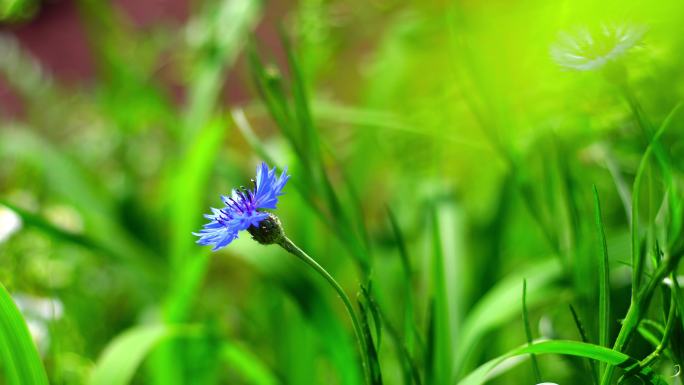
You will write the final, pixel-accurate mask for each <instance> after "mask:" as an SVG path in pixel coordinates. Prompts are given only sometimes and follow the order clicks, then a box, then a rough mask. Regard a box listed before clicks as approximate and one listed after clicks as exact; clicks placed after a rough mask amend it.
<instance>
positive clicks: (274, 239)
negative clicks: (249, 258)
mask: <svg viewBox="0 0 684 385" xmlns="http://www.w3.org/2000/svg"><path fill="white" fill-rule="evenodd" d="M247 231H249V233H250V234H251V235H252V238H253V239H254V240H255V241H257V242H259V243H261V244H262V245H271V244H274V243H280V241H282V240H283V239H284V238H285V232H284V231H283V226H282V225H281V224H280V219H278V217H277V216H275V215H273V214H271V213H269V214H268V218H266V219H264V220H262V221H261V222H259V225H258V226H250V227H249V228H248V229H247Z"/></svg>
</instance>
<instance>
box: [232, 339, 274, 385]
mask: <svg viewBox="0 0 684 385" xmlns="http://www.w3.org/2000/svg"><path fill="white" fill-rule="evenodd" d="M221 357H223V359H224V360H225V361H226V363H227V364H228V366H230V367H231V368H233V369H235V371H237V372H238V373H239V374H240V375H241V376H242V378H243V379H245V380H246V381H248V382H249V383H250V384H253V385H278V384H280V383H281V381H280V380H278V377H276V375H275V374H274V373H273V372H272V371H271V370H270V369H269V368H268V366H266V364H265V363H263V362H262V361H261V359H260V358H259V357H258V356H257V355H255V354H254V353H252V352H251V351H249V350H248V349H247V348H245V347H243V346H241V345H238V344H234V343H226V344H224V345H223V347H222V348H221Z"/></svg>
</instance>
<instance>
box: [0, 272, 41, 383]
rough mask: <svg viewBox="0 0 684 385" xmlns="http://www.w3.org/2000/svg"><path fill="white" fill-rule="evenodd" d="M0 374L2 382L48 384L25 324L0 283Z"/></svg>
mask: <svg viewBox="0 0 684 385" xmlns="http://www.w3.org/2000/svg"><path fill="white" fill-rule="evenodd" d="M0 362H1V364H0V373H2V374H3V376H2V377H0V378H4V380H5V381H4V383H7V384H8V385H19V384H35V385H41V384H45V385H47V384H48V379H47V375H46V374H45V369H44V368H43V365H42V363H41V361H40V356H39V355H38V351H37V350H36V347H35V345H34V344H33V341H32V339H31V335H30V334H29V331H28V328H27V326H26V322H25V321H24V318H23V317H22V315H21V313H20V312H19V309H17V306H16V305H15V304H14V302H13V301H12V297H10V294H9V293H8V292H7V290H6V289H5V287H4V286H2V284H0Z"/></svg>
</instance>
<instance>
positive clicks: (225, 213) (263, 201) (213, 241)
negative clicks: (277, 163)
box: [193, 162, 290, 251]
mask: <svg viewBox="0 0 684 385" xmlns="http://www.w3.org/2000/svg"><path fill="white" fill-rule="evenodd" d="M288 179H290V176H289V175H287V168H285V169H284V170H283V172H282V173H281V174H280V176H278V175H277V174H276V169H275V167H273V169H269V168H268V166H267V165H266V163H264V162H262V163H261V164H260V165H259V166H257V169H256V180H255V181H253V182H254V188H253V189H247V188H245V187H240V188H238V189H233V191H232V193H231V196H225V195H222V196H221V200H222V201H223V204H224V205H225V206H224V207H223V208H221V209H215V208H213V207H212V208H211V212H212V213H211V214H205V215H204V217H205V218H207V219H209V221H210V222H209V223H207V224H205V225H204V226H203V227H202V230H200V232H199V233H193V235H196V236H198V237H200V238H199V239H198V240H197V243H199V244H200V245H213V246H214V247H213V248H212V249H211V250H212V251H216V250H218V249H220V248H222V247H225V246H227V245H228V244H229V243H230V242H232V241H233V240H234V239H235V238H237V237H238V233H239V232H240V231H242V230H249V231H250V233H251V234H252V236H254V238H255V239H257V240H259V241H260V242H261V238H263V236H262V237H259V235H260V234H257V233H258V230H259V229H260V228H263V229H265V230H268V229H270V228H271V227H272V226H275V225H277V228H278V229H280V222H279V221H278V219H277V217H275V216H274V215H273V214H270V213H268V212H264V211H262V210H264V209H275V208H276V204H277V203H278V197H279V196H280V195H283V187H285V183H287V181H288ZM267 222H268V225H267ZM271 222H272V223H271ZM262 243H263V242H262ZM270 243H272V242H270Z"/></svg>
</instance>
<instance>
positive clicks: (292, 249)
mask: <svg viewBox="0 0 684 385" xmlns="http://www.w3.org/2000/svg"><path fill="white" fill-rule="evenodd" d="M278 244H279V245H280V246H281V247H282V248H283V249H285V250H287V251H288V252H289V253H290V254H292V255H294V256H295V257H297V258H299V259H301V260H302V261H303V262H304V263H306V264H307V265H309V266H310V267H311V268H313V269H314V270H315V271H316V272H317V273H318V274H319V275H320V276H322V277H323V278H325V280H326V281H327V282H328V284H330V286H331V287H332V288H333V289H334V290H335V291H336V292H337V295H338V296H339V297H340V299H342V303H344V307H345V308H346V309H347V313H349V318H351V321H352V325H353V326H354V333H355V334H356V340H357V342H358V345H359V350H360V352H361V358H362V360H361V362H362V366H363V372H364V377H365V379H366V383H367V384H371V374H370V360H369V358H368V354H367V350H366V339H365V337H364V334H363V329H362V328H361V321H360V320H359V318H358V315H357V314H356V311H355V310H354V306H353V305H352V302H351V300H350V299H349V296H347V293H345V292H344V289H342V286H340V284H339V283H337V281H335V278H333V277H332V275H330V273H328V271H327V270H325V269H324V268H323V267H322V266H321V265H319V264H318V262H316V260H314V259H313V258H311V257H310V256H309V255H308V254H307V253H305V252H304V251H303V250H302V249H300V248H299V247H297V245H295V244H294V243H293V242H292V241H291V240H290V239H289V238H288V237H285V236H284V237H283V238H282V240H281V241H280V242H278Z"/></svg>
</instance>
